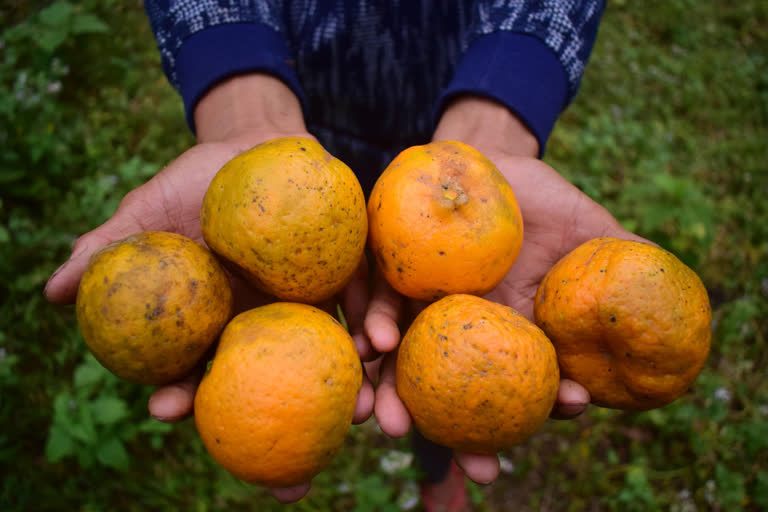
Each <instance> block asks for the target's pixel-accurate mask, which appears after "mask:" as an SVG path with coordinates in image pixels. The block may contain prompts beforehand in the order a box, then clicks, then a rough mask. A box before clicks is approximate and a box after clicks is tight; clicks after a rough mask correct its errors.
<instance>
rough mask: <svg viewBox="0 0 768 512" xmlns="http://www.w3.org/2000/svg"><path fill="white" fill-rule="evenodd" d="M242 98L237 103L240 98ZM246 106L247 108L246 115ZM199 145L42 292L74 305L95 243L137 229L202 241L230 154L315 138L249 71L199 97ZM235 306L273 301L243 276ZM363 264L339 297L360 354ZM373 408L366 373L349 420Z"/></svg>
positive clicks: (188, 389) (286, 97) (294, 106)
mask: <svg viewBox="0 0 768 512" xmlns="http://www.w3.org/2000/svg"><path fill="white" fill-rule="evenodd" d="M242 102H244V103H246V105H242V104H240V103H242ZM249 112H250V114H249ZM195 121H196V126H197V132H198V138H199V141H200V142H199V144H197V145H195V146H194V147H192V148H190V149H189V150H187V151H185V152H184V153H183V154H181V155H180V156H179V157H178V158H176V160H174V161H173V162H172V163H171V164H169V165H168V166H167V167H166V168H165V169H163V170H162V171H161V172H159V173H158V174H157V175H156V176H154V177H153V178H152V179H150V180H149V181H148V182H147V183H145V184H144V185H141V186H140V187H138V188H136V189H135V190H133V191H131V192H129V193H128V194H127V195H126V196H125V198H124V199H123V200H122V202H121V203H120V206H119V207H118V209H117V211H116V212H115V214H114V215H113V216H112V217H111V218H110V219H109V220H107V221H106V222H105V223H104V224H102V225H101V226H99V227H97V228H96V229H94V230H92V231H90V232H88V233H86V234H84V235H83V236H81V237H80V238H78V239H77V241H76V242H75V244H74V246H73V248H72V255H71V256H70V258H69V260H67V261H66V262H65V263H64V264H63V265H62V266H61V267H59V269H58V270H56V272H54V274H53V275H52V276H51V278H50V279H49V281H48V284H47V285H46V287H45V296H46V298H47V299H48V300H49V301H51V302H53V303H57V304H71V303H73V302H74V301H75V299H76V296H77V288H78V285H79V282H80V278H81V277H82V275H83V273H84V272H85V269H86V267H87V265H88V260H89V259H90V257H91V255H92V254H93V252H94V251H96V250H97V249H99V248H101V247H103V246H105V245H107V244H108V243H111V242H114V241H116V240H120V239H122V238H125V237H126V236H129V235H131V234H133V233H136V232H139V231H170V232H174V233H179V234H181V235H184V236H187V237H189V238H191V239H193V240H197V241H199V242H203V238H202V232H201V227H200V207H201V205H202V202H203V196H204V195H205V192H206V190H207V189H208V185H209V184H210V182H211V180H212V179H213V177H214V176H215V175H216V173H217V172H218V170H219V169H220V168H221V167H222V166H223V165H224V164H225V163H226V162H228V161H229V160H230V159H232V158H233V157H235V156H236V155H238V154H239V153H241V152H243V151H245V150H247V149H250V148H251V147H253V146H255V145H257V144H260V143H262V142H265V141H267V140H270V139H274V138H278V137H287V136H300V137H307V138H310V139H314V137H313V136H312V135H310V134H309V133H308V132H307V131H306V128H305V126H304V121H303V118H302V117H301V109H300V107H299V105H298V101H297V100H296V98H295V96H294V95H293V93H292V92H291V91H290V90H289V89H288V88H287V87H286V86H285V85H283V84H282V82H280V81H279V80H277V79H275V78H272V77H269V76H267V75H246V76H242V77H235V78H233V79H230V80H228V81H225V82H223V83H222V84H221V85H219V86H217V87H215V88H214V89H212V90H211V92H209V93H208V94H207V95H206V96H205V97H204V98H203V99H202V100H200V102H199V104H198V106H197V108H196V110H195ZM230 277H231V282H232V285H233V290H234V293H235V310H236V312H241V311H245V310H247V309H250V308H253V307H256V306H259V305H263V304H266V303H268V302H272V301H274V298H272V297H268V296H266V295H265V294H263V293H259V292H256V291H255V290H253V289H252V288H251V287H250V286H249V285H247V284H246V283H245V282H244V281H243V280H241V279H239V278H237V277H235V276H230ZM365 279H367V271H366V270H365V262H363V263H362V264H361V267H360V271H359V272H358V273H357V275H356V276H355V278H354V279H353V281H352V282H351V283H350V284H349V285H347V287H346V288H345V290H343V291H342V292H341V296H340V297H339V300H340V301H341V303H342V306H343V307H344V310H345V312H347V318H348V321H349V328H350V332H351V334H352V335H353V338H354V339H355V341H356V343H357V344H358V351H359V352H360V353H361V356H365V354H366V353H369V352H370V346H369V345H368V344H367V342H364V341H362V340H366V338H365V337H364V336H363V334H362V331H363V326H362V321H363V315H364V311H365V308H366V304H367V299H368V297H367V295H368V290H367V286H366V283H365ZM201 377H202V372H201V371H200V370H198V371H196V372H193V373H192V374H190V375H188V376H187V377H185V378H184V379H182V380H181V381H179V382H176V383H173V384H169V385H166V386H161V387H159V388H157V389H156V390H155V392H154V393H153V394H152V396H151V397H150V399H149V411H150V413H151V414H152V416H154V417H155V418H156V419H158V420H160V421H166V422H175V421H178V420H180V419H183V418H185V417H187V416H188V415H189V414H191V413H192V405H193V402H194V396H195V390H196V389H197V385H198V383H199V382H200V378H201ZM372 410H373V388H372V386H371V384H370V382H369V381H368V380H367V379H364V382H363V386H362V388H361V390H360V394H359V395H358V400H357V405H356V408H355V414H354V420H353V421H354V422H356V423H360V422H362V421H365V420H366V419H367V418H368V417H369V416H370V415H371V412H372ZM308 490H309V482H307V483H305V484H301V485H298V486H295V487H291V488H287V489H272V490H271V491H272V494H273V495H274V496H275V498H277V499H278V500H279V501H282V502H291V501H296V500H298V499H300V498H301V497H303V496H304V495H305V494H306V493H307V491H308Z"/></svg>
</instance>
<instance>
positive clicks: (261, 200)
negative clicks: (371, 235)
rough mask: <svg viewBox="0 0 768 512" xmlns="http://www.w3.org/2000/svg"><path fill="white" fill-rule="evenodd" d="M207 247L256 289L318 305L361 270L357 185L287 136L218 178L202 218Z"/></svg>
mask: <svg viewBox="0 0 768 512" xmlns="http://www.w3.org/2000/svg"><path fill="white" fill-rule="evenodd" d="M200 220H201V226H202V231H203V237H204V239H205V242H206V243H207V244H208V246H209V247H210V248H211V249H212V250H213V251H214V252H215V253H216V254H218V255H219V256H221V257H223V258H224V259H225V260H226V261H228V262H229V264H231V265H232V267H233V268H235V269H237V270H239V271H240V273H241V274H242V275H243V276H244V277H246V278H247V279H248V280H249V281H250V282H251V283H252V284H254V285H255V286H257V287H258V288H259V289H261V290H263V291H265V292H267V293H269V294H271V295H274V296H276V297H279V298H280V299H283V300H290V301H298V302H305V303H317V302H320V301H322V300H325V299H327V298H329V297H331V296H332V295H334V294H335V293H336V292H338V291H339V290H341V289H342V288H343V287H344V285H345V284H346V283H347V282H348V281H349V280H350V279H351V277H352V275H353V274H354V272H355V270H356V269H357V266H358V265H359V263H360V260H361V257H362V254H363V249H364V248H365V241H366V236H367V230H368V220H367V217H366V215H365V197H364V196H363V191H362V188H361V187H360V183H359V182H358V181H357V178H356V177H355V175H354V174H353V173H352V171H351V170H350V169H349V167H347V166H346V165H345V164H344V163H343V162H341V161H340V160H338V159H336V158H334V157H333V156H331V155H330V154H329V153H328V152H327V151H325V149H323V147H322V146H321V145H320V144H318V143H317V142H315V141H313V140H310V139H306V138H302V137H284V138H279V139H274V140H271V141H268V142H265V143H263V144H260V145H258V146H256V147H254V148H252V149H250V150H248V151H245V152H243V153H241V154H240V155H238V156H236V157H235V158H233V159H232V160H230V161H229V162H228V163H227V164H225V165H224V166H223V167H222V168H221V170H219V172H218V173H217V174H216V176H215V177H214V178H213V181H212V182H211V184H210V186H209V188H208V190H207V192H206V194H205V197H204V199H203V205H202V209H201V213H200Z"/></svg>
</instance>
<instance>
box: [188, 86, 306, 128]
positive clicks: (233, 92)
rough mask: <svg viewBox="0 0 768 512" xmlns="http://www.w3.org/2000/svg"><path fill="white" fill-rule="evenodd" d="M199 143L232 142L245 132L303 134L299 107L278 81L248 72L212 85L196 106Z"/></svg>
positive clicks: (292, 94) (297, 102)
mask: <svg viewBox="0 0 768 512" xmlns="http://www.w3.org/2000/svg"><path fill="white" fill-rule="evenodd" d="M194 123H195V128H196V132H197V138H198V141H199V142H217V141H223V140H232V139H233V138H236V137H239V136H242V135H245V134H248V133H300V132H306V126H305V124H304V117H303V115H302V110H301V104H300V103H299V100H298V98H297V97H296V95H295V94H294V93H293V91H292V90H291V89H290V88H289V87H288V86H287V85H285V83H283V82H282V81H281V80H279V79H277V78H275V77H273V76H270V75H267V74H264V73H248V74H243V75H238V76H234V77H232V78H228V79H226V80H223V81H222V82H219V83H218V84H216V85H214V86H213V87H212V88H211V89H210V90H209V91H208V92H207V93H206V94H205V95H203V97H202V98H201V99H200V101H199V102H198V103H197V106H196V107H195V110H194Z"/></svg>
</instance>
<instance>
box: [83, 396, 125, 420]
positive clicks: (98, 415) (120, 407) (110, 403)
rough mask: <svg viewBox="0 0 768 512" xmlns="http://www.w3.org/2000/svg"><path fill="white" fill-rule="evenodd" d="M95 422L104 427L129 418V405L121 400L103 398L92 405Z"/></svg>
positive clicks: (111, 397)
mask: <svg viewBox="0 0 768 512" xmlns="http://www.w3.org/2000/svg"><path fill="white" fill-rule="evenodd" d="M90 407H91V410H92V412H93V421H95V422H96V423H98V424H102V425H113V424H115V423H117V422H119V421H120V420H122V419H123V418H125V417H126V416H128V405H127V404H126V403H125V401H124V400H123V399H121V398H118V397H115V396H103V397H99V398H97V399H96V400H94V401H93V402H92V403H91V404H90Z"/></svg>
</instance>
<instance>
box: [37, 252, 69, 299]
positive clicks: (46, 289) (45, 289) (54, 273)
mask: <svg viewBox="0 0 768 512" xmlns="http://www.w3.org/2000/svg"><path fill="white" fill-rule="evenodd" d="M67 263H69V260H67V261H65V262H64V263H62V264H61V265H59V268H57V269H56V270H54V271H53V274H51V277H49V278H48V282H46V283H45V288H44V289H43V293H44V294H45V293H47V292H48V287H49V286H50V285H51V281H53V279H54V278H55V277H56V276H57V275H59V272H61V271H62V269H63V268H64V267H66V266H67Z"/></svg>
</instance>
